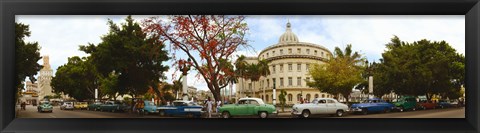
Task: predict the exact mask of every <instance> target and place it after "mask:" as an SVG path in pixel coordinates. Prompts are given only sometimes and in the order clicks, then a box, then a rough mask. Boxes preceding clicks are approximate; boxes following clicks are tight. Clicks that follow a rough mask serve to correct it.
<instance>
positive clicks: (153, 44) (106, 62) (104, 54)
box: [80, 16, 169, 97]
mask: <svg viewBox="0 0 480 133" xmlns="http://www.w3.org/2000/svg"><path fill="white" fill-rule="evenodd" d="M125 20H126V23H122V24H121V25H120V26H117V25H116V24H114V23H113V21H112V20H109V21H108V25H109V26H110V31H109V33H107V34H106V35H104V36H102V38H101V39H102V42H101V43H99V44H98V45H94V44H88V45H86V46H80V50H82V51H84V52H86V53H88V54H90V56H91V58H92V62H93V64H94V66H95V68H96V69H97V71H98V72H99V73H100V74H101V76H103V77H107V76H108V74H110V73H112V72H113V73H115V74H118V93H119V94H120V95H123V94H130V95H132V96H134V97H135V96H137V95H141V94H145V93H146V92H147V90H148V89H149V87H154V90H155V91H156V93H157V95H159V94H160V92H159V91H158V89H157V88H156V87H158V83H159V82H160V80H159V79H165V76H164V73H163V72H165V71H167V70H168V66H164V65H162V63H163V62H164V61H167V60H168V59H169V57H168V56H167V51H165V50H164V47H165V45H164V44H163V42H162V41H161V40H158V37H157V36H152V35H150V34H148V33H144V32H143V30H144V29H142V28H141V27H140V25H139V24H138V23H136V22H134V20H133V19H132V17H131V16H128V17H127V18H126V19H125Z"/></svg>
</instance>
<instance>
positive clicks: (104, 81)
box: [99, 72, 119, 98]
mask: <svg viewBox="0 0 480 133" xmlns="http://www.w3.org/2000/svg"><path fill="white" fill-rule="evenodd" d="M99 78H100V86H99V90H100V92H101V93H102V94H103V95H107V96H108V97H109V98H116V97H117V92H118V91H119V89H118V88H119V87H118V74H116V73H113V72H112V73H110V74H109V75H108V77H105V78H102V77H99Z"/></svg>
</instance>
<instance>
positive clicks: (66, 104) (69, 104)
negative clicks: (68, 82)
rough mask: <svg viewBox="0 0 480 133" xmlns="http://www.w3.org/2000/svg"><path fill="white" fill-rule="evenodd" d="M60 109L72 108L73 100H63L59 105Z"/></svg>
mask: <svg viewBox="0 0 480 133" xmlns="http://www.w3.org/2000/svg"><path fill="white" fill-rule="evenodd" d="M60 110H73V102H64V103H63V104H62V106H60Z"/></svg>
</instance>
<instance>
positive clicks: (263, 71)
mask: <svg viewBox="0 0 480 133" xmlns="http://www.w3.org/2000/svg"><path fill="white" fill-rule="evenodd" d="M257 64H258V74H260V77H261V76H264V77H265V76H267V75H270V69H269V68H268V61H267V60H265V59H262V60H259V61H258V63H257ZM262 90H263V95H264V96H265V88H263V87H262ZM263 100H265V99H263Z"/></svg>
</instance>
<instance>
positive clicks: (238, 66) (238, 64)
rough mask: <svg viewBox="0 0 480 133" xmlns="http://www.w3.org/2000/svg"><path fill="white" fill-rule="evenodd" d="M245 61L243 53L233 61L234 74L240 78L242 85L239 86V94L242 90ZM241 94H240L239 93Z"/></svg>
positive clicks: (244, 76)
mask: <svg viewBox="0 0 480 133" xmlns="http://www.w3.org/2000/svg"><path fill="white" fill-rule="evenodd" d="M247 65H248V63H247V61H246V57H245V56H244V55H241V56H239V57H238V58H237V60H236V61H235V75H237V76H236V77H237V78H242V83H240V84H241V85H242V87H241V91H240V94H242V92H243V90H244V89H243V81H244V79H246V78H247V77H246V70H247ZM240 96H241V95H240Z"/></svg>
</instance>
